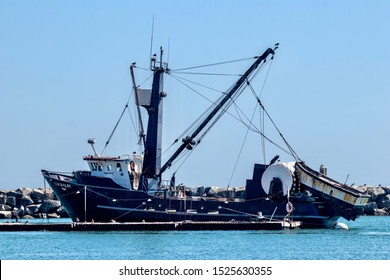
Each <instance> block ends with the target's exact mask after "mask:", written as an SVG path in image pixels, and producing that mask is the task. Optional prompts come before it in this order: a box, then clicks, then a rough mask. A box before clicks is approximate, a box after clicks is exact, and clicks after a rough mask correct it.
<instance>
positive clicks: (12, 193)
mask: <svg viewBox="0 0 390 280" xmlns="http://www.w3.org/2000/svg"><path fill="white" fill-rule="evenodd" d="M6 195H7V196H11V197H16V198H21V197H22V193H21V192H20V190H9V191H8V192H7V193H6Z"/></svg>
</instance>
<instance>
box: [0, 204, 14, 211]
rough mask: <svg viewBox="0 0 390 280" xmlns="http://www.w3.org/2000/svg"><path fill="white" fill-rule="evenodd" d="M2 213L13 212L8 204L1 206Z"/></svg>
mask: <svg viewBox="0 0 390 280" xmlns="http://www.w3.org/2000/svg"><path fill="white" fill-rule="evenodd" d="M0 211H12V207H11V206H9V205H6V204H1V205H0Z"/></svg>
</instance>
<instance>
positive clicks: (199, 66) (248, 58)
mask: <svg viewBox="0 0 390 280" xmlns="http://www.w3.org/2000/svg"><path fill="white" fill-rule="evenodd" d="M257 58H258V56H255V57H247V58H241V59H235V60H229V61H224V62H216V63H211V64H204V65H198V66H192V67H186V68H179V69H174V70H171V71H173V72H176V71H182V70H190V69H196V68H202V67H210V66H216V65H222V64H228V63H234V62H240V61H245V60H251V59H257Z"/></svg>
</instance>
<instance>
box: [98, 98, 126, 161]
mask: <svg viewBox="0 0 390 280" xmlns="http://www.w3.org/2000/svg"><path fill="white" fill-rule="evenodd" d="M127 107H128V103H126V106H125V108H123V111H122V114H121V116H120V117H119V120H118V121H117V122H116V124H115V127H114V129H113V130H112V132H111V134H110V136H109V137H108V140H107V142H106V145H105V146H104V148H103V151H102V152H101V154H103V153H104V151H105V150H106V148H107V145H108V144H109V143H110V141H111V138H112V136H113V135H114V132H115V130H116V128H117V127H118V124H119V122H120V121H121V119H122V117H123V114H124V113H125V111H126V109H127Z"/></svg>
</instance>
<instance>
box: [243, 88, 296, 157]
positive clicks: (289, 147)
mask: <svg viewBox="0 0 390 280" xmlns="http://www.w3.org/2000/svg"><path fill="white" fill-rule="evenodd" d="M248 86H249V88H250V89H251V91H252V93H253V94H254V95H255V98H256V100H257V102H258V103H259V105H260V107H261V108H262V109H263V110H264V112H265V114H266V115H267V117H268V119H269V120H270V121H271V123H272V125H273V126H274V127H275V129H276V131H277V132H278V133H279V136H280V137H281V138H282V140H283V142H284V143H285V144H286V146H287V148H288V149H289V150H290V154H291V155H292V156H293V157H294V158H295V160H296V161H301V159H300V158H299V156H298V154H297V153H296V152H295V151H294V149H293V148H292V147H291V146H290V144H289V143H288V142H287V140H286V138H284V136H283V134H282V132H281V131H280V130H279V128H278V127H277V126H276V124H275V122H274V121H273V119H272V118H271V116H270V115H269V114H268V112H267V110H266V109H265V108H264V106H263V104H262V103H261V101H260V98H258V97H257V95H256V93H255V91H254V89H253V87H252V85H251V84H249V85H248Z"/></svg>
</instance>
